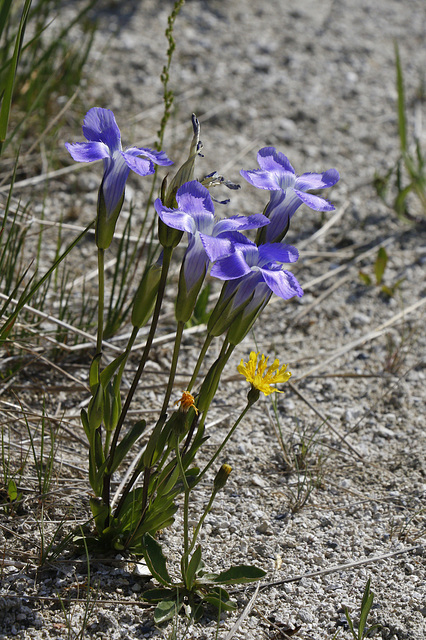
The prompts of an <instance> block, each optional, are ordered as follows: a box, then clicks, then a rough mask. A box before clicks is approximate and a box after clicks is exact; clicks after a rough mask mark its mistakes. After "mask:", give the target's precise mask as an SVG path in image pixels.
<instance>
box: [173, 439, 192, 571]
mask: <svg viewBox="0 0 426 640" xmlns="http://www.w3.org/2000/svg"><path fill="white" fill-rule="evenodd" d="M175 451H176V460H177V463H178V467H179V472H180V475H181V478H182V482H183V487H184V503H183V557H182V578H183V579H184V580H185V576H186V573H187V571H188V554H189V536H188V526H189V525H188V520H189V518H188V512H189V492H190V488H189V485H188V482H187V480H186V476H185V470H184V468H183V464H182V458H181V455H180V451H179V438H176V448H175Z"/></svg>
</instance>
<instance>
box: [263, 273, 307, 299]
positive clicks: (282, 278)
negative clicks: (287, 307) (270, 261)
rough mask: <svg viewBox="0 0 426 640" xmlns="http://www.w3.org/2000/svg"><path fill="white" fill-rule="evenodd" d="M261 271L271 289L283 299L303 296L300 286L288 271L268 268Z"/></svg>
mask: <svg viewBox="0 0 426 640" xmlns="http://www.w3.org/2000/svg"><path fill="white" fill-rule="evenodd" d="M261 271H262V276H263V278H264V280H265V282H266V284H267V285H268V287H269V288H270V289H271V291H273V292H274V293H275V295H277V296H279V297H280V298H283V300H289V299H290V298H293V296H298V297H299V298H301V297H302V296H303V290H302V288H301V286H300V285H299V283H298V282H297V280H296V278H295V277H294V275H293V274H292V273H291V272H290V271H271V270H269V269H262V270H261Z"/></svg>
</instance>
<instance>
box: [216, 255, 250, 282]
mask: <svg viewBox="0 0 426 640" xmlns="http://www.w3.org/2000/svg"><path fill="white" fill-rule="evenodd" d="M248 273H251V269H250V267H249V266H248V264H247V262H246V261H245V260H244V256H243V254H242V253H241V251H236V252H235V253H233V254H231V255H230V256H228V257H226V258H221V259H220V260H218V261H217V262H216V264H214V265H213V266H212V268H211V271H210V275H212V276H213V277H214V278H219V279H220V280H235V278H241V276H245V275H246V274H248Z"/></svg>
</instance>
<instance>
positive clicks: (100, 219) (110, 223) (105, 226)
mask: <svg viewBox="0 0 426 640" xmlns="http://www.w3.org/2000/svg"><path fill="white" fill-rule="evenodd" d="M123 202H124V189H123V194H122V196H121V198H120V200H119V201H118V204H117V206H116V207H115V209H114V211H112V212H111V211H108V207H107V205H106V203H105V195H104V180H102V182H101V186H100V187H99V193H98V215H97V218H96V231H95V239H96V245H97V247H98V248H99V249H108V247H109V245H110V244H111V242H112V239H113V237H114V231H115V225H116V224H117V220H118V216H119V215H120V211H121V209H122V207H123Z"/></svg>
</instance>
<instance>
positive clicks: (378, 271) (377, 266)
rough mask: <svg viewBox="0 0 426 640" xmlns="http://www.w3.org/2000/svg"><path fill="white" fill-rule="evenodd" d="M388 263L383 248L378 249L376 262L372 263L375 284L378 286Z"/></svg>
mask: <svg viewBox="0 0 426 640" xmlns="http://www.w3.org/2000/svg"><path fill="white" fill-rule="evenodd" d="M387 263H388V254H387V253H386V249H385V248H384V247H380V249H379V250H378V252H377V258H376V262H375V263H374V275H375V276H376V284H377V285H379V284H380V283H381V282H382V278H383V274H384V272H385V269H386V265H387Z"/></svg>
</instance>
